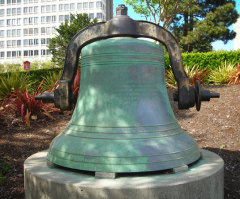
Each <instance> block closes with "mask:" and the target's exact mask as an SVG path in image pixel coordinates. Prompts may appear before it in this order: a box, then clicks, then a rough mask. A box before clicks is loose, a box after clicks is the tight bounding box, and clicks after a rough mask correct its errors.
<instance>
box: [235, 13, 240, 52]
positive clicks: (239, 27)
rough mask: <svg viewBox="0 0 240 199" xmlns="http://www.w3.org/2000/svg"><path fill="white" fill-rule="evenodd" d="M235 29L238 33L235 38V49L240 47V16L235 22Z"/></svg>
mask: <svg viewBox="0 0 240 199" xmlns="http://www.w3.org/2000/svg"><path fill="white" fill-rule="evenodd" d="M234 31H235V32H236V33H237V35H236V37H235V39H234V50H239V49H240V17H239V18H238V20H237V22H236V23H235V24H234Z"/></svg>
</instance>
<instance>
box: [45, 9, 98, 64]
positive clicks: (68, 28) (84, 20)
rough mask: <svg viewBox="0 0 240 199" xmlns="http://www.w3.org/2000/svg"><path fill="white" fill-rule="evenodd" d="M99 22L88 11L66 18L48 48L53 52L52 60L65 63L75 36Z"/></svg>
mask: <svg viewBox="0 0 240 199" xmlns="http://www.w3.org/2000/svg"><path fill="white" fill-rule="evenodd" d="M95 23H97V19H96V18H95V19H93V20H91V19H90V18H89V17H88V15H87V14H86V13H84V14H77V15H76V16H74V15H72V14H71V15H70V20H66V21H65V22H64V23H62V24H61V25H60V26H59V27H58V28H56V31H57V35H56V37H53V38H51V39H50V42H49V45H48V48H49V50H50V52H51V54H52V61H53V62H54V63H56V64H57V65H58V66H63V65H64V60H65V55H66V50H67V47H68V44H69V43H70V41H71V39H72V38H73V36H74V35H75V34H76V33H78V32H79V31H80V30H82V29H83V28H85V27H87V26H89V25H92V24H95Z"/></svg>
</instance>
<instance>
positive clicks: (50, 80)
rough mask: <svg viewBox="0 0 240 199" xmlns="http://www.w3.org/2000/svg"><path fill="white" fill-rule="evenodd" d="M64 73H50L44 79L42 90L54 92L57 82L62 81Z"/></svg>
mask: <svg viewBox="0 0 240 199" xmlns="http://www.w3.org/2000/svg"><path fill="white" fill-rule="evenodd" d="M61 74H62V71H55V72H48V73H47V74H45V75H44V76H42V79H44V82H43V85H42V86H41V88H42V89H43V90H44V91H52V90H53V89H54V87H55V84H56V82H57V81H58V80H59V79H60V77H61Z"/></svg>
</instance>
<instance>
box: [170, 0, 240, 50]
mask: <svg viewBox="0 0 240 199" xmlns="http://www.w3.org/2000/svg"><path fill="white" fill-rule="evenodd" d="M237 18H238V13H237V10H236V9H235V1H234V0H221V1H195V2H194V6H188V9H187V10H185V11H183V12H182V13H181V14H180V15H178V16H176V17H175V19H174V23H173V26H172V31H173V33H174V35H175V36H176V38H177V39H178V41H179V42H180V44H181V46H182V48H183V51H184V52H192V51H194V52H199V51H200V52H207V51H209V50H211V48H212V47H211V43H212V42H214V41H216V40H222V41H223V42H224V43H227V42H228V40H231V39H233V38H234V37H235V35H236V33H235V32H234V31H232V30H230V28H229V27H230V26H231V25H232V24H234V23H235V22H236V21H237Z"/></svg>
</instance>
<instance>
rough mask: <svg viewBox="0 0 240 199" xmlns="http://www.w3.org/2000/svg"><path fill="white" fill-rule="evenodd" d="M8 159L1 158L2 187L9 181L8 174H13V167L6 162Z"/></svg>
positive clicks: (0, 181)
mask: <svg viewBox="0 0 240 199" xmlns="http://www.w3.org/2000/svg"><path fill="white" fill-rule="evenodd" d="M6 159H7V158H6V157H3V158H0V185H4V183H5V182H6V180H7V176H8V173H10V172H11V170H12V168H13V165H11V164H8V163H7V162H6Z"/></svg>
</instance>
